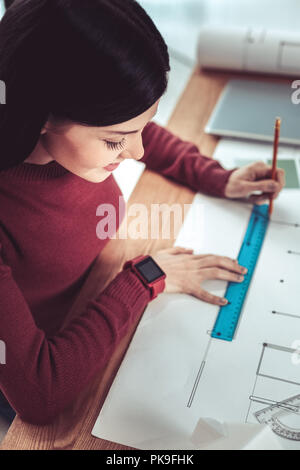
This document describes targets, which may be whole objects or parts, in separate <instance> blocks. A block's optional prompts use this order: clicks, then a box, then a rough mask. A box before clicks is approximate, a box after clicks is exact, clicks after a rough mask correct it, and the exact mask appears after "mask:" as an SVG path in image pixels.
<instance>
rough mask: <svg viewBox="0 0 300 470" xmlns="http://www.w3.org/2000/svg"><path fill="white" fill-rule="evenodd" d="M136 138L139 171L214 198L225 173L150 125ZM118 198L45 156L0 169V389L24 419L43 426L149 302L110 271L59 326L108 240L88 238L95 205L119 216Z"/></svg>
mask: <svg viewBox="0 0 300 470" xmlns="http://www.w3.org/2000/svg"><path fill="white" fill-rule="evenodd" d="M143 141H144V148H145V154H144V156H143V159H142V160H141V161H143V162H144V163H145V164H146V166H147V168H149V169H151V170H154V171H157V172H159V173H160V174H162V175H165V176H166V177H168V178H171V179H173V180H175V181H177V182H180V183H182V184H185V185H187V186H189V187H190V188H192V189H193V190H195V191H203V192H206V193H209V194H211V195H216V196H220V197H222V196H223V195H224V194H223V193H224V187H225V185H226V182H227V180H228V178H229V175H230V174H231V172H230V171H225V170H224V169H223V168H222V167H221V166H220V165H219V164H218V163H217V162H216V161H213V160H211V159H209V158H206V157H204V156H202V155H201V154H200V153H199V150H198V148H197V147H196V146H195V145H194V144H192V143H190V142H186V141H182V140H181V139H179V138H178V137H176V136H174V134H172V133H171V132H169V131H167V130H166V129H164V128H162V127H160V126H158V125H157V124H155V123H154V122H151V123H149V124H148V125H147V126H146V127H145V129H144V131H143ZM121 195H122V194H121V191H120V188H119V187H118V185H117V184H116V181H115V179H114V177H113V175H110V176H109V177H108V178H107V179H106V180H105V181H104V182H102V183H92V182H89V181H86V180H84V179H82V178H80V177H78V176H76V175H74V174H72V173H71V172H69V171H68V170H66V169H65V168H64V167H62V166H61V165H59V164H58V163H57V162H55V161H53V162H50V163H48V164H46V165H36V164H30V163H22V164H20V165H18V166H16V167H14V168H11V169H9V170H5V171H2V172H0V316H1V322H0V340H2V341H4V342H5V346H6V364H0V389H1V390H2V392H3V394H4V395H5V397H6V398H7V400H8V401H9V402H10V404H11V406H12V407H13V408H14V409H15V410H16V412H17V413H18V414H19V415H20V416H21V418H22V419H23V420H25V421H29V422H31V423H36V424H44V423H49V422H51V420H53V418H54V417H55V416H56V415H57V414H58V413H59V412H60V411H61V410H63V409H64V407H66V406H67V405H68V404H69V403H70V402H72V400H73V399H74V398H75V397H76V396H77V395H78V393H79V392H80V390H82V389H83V388H84V387H86V385H87V384H88V383H89V382H90V381H91V379H92V378H93V376H94V375H95V374H96V373H97V372H99V371H100V370H101V369H103V368H104V367H105V365H106V364H107V362H108V359H109V357H110V356H111V354H112V352H113V350H114V349H115V347H116V346H117V344H118V343H119V341H120V339H121V338H122V337H123V336H124V335H125V334H126V332H127V331H128V327H129V326H130V325H131V324H132V322H133V321H134V319H136V317H137V316H139V315H140V314H141V313H142V311H143V310H144V309H145V307H146V305H147V303H148V302H149V300H150V295H149V291H148V289H147V288H145V287H144V285H143V284H142V282H141V281H140V280H139V279H138V278H137V277H136V276H135V274H133V273H131V272H130V271H129V270H126V271H123V272H120V273H118V274H117V276H116V277H115V279H114V280H113V281H112V282H111V283H110V284H109V285H108V286H107V287H106V288H105V289H104V290H103V291H102V292H99V294H98V296H97V297H96V299H95V300H90V301H89V303H88V305H87V307H86V309H85V310H84V311H83V312H82V314H81V316H80V317H78V318H77V319H74V320H73V321H72V322H71V323H70V324H69V326H68V327H66V328H65V329H63V330H62V331H59V330H60V327H61V325H62V323H63V320H64V318H65V316H66V314H67V313H68V311H69V310H70V308H71V306H72V303H73V302H74V300H75V297H76V296H77V294H78V292H79V290H80V288H81V287H82V285H83V283H84V281H85V280H86V278H87V276H88V274H89V272H90V270H91V267H92V264H93V261H94V260H95V259H96V257H97V256H98V254H99V252H101V250H102V249H103V248H104V246H105V245H106V243H107V242H108V241H109V240H108V239H107V240H101V239H99V238H98V237H97V236H96V226H97V223H99V217H97V216H96V209H97V207H98V206H99V205H100V204H104V203H110V204H113V205H114V206H115V207H116V210H117V221H119V212H118V211H119V196H121ZM122 216H123V215H121V220H122ZM118 227H119V225H117V230H118Z"/></svg>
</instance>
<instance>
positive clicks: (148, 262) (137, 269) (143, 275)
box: [123, 255, 167, 300]
mask: <svg viewBox="0 0 300 470" xmlns="http://www.w3.org/2000/svg"><path fill="white" fill-rule="evenodd" d="M127 268H130V269H131V271H133V272H134V273H135V274H136V275H137V276H138V278H139V279H140V280H141V281H142V282H143V284H144V285H145V286H146V287H148V288H149V290H150V292H151V300H153V299H155V298H156V297H157V295H158V294H160V293H161V292H163V290H164V289H165V278H166V277H167V276H166V274H165V273H164V272H163V270H162V269H161V268H160V267H159V266H158V264H157V263H156V262H155V261H154V259H153V258H151V256H148V255H147V256H143V255H142V256H138V257H137V258H134V259H132V260H130V261H127V262H126V263H125V264H124V266H123V269H127Z"/></svg>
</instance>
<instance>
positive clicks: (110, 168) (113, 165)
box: [103, 163, 120, 171]
mask: <svg viewBox="0 0 300 470" xmlns="http://www.w3.org/2000/svg"><path fill="white" fill-rule="evenodd" d="M119 165H120V163H112V164H111V165H107V166H104V167H103V168H104V170H107V171H113V170H115V169H116V168H118V166H119Z"/></svg>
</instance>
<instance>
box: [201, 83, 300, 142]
mask: <svg viewBox="0 0 300 470" xmlns="http://www.w3.org/2000/svg"><path fill="white" fill-rule="evenodd" d="M291 84H292V81H291V82H290V83H270V82H262V81H254V80H230V81H229V82H228V84H227V85H226V86H225V88H224V90H223V92H222V94H221V96H220V98H219V100H218V102H217V104H216V106H215V108H214V110H213V112H212V114H211V116H210V118H209V121H208V123H207V125H206V127H205V132H206V133H208V134H214V135H218V136H228V137H241V138H245V139H254V140H262V141H270V142H272V141H273V138H274V124H275V119H276V117H280V118H281V129H280V143H284V144H293V145H300V103H299V104H294V103H293V101H292V95H293V94H294V97H295V92H297V90H296V89H295V88H292V87H291ZM297 96H298V98H300V93H299V92H298V95H297ZM294 101H295V100H294Z"/></svg>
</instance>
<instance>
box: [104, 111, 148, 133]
mask: <svg viewBox="0 0 300 470" xmlns="http://www.w3.org/2000/svg"><path fill="white" fill-rule="evenodd" d="M156 114H157V110H156V113H155V114H153V116H152V118H151V119H153V118H154V116H155V115H156ZM137 132H139V129H138V130H136V131H127V132H125V131H105V134H118V135H127V134H136V133H137Z"/></svg>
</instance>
